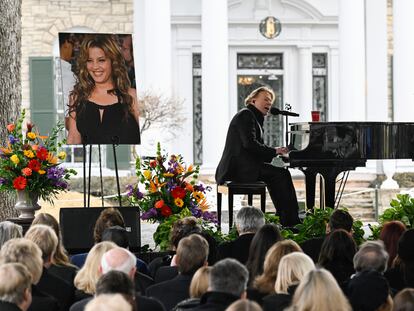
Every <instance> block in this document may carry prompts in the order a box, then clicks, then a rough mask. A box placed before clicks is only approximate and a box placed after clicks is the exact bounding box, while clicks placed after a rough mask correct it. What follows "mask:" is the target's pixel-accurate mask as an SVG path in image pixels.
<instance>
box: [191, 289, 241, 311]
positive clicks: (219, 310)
mask: <svg viewBox="0 0 414 311" xmlns="http://www.w3.org/2000/svg"><path fill="white" fill-rule="evenodd" d="M239 299H240V297H237V296H234V295H232V294H228V293H222V292H207V293H205V294H204V295H203V296H202V297H201V301H200V304H199V305H198V306H197V307H195V308H193V309H190V310H194V311H195V310H205V311H224V310H226V309H227V307H228V306H230V305H231V304H232V303H233V302H235V301H236V300H239Z"/></svg>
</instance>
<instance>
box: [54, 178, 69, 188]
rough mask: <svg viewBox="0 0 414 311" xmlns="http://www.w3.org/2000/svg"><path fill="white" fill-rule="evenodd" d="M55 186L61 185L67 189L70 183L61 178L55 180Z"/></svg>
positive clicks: (60, 186)
mask: <svg viewBox="0 0 414 311" xmlns="http://www.w3.org/2000/svg"><path fill="white" fill-rule="evenodd" d="M55 186H56V187H59V188H61V189H66V188H67V187H68V183H67V182H66V181H63V180H61V181H59V180H58V181H56V182H55Z"/></svg>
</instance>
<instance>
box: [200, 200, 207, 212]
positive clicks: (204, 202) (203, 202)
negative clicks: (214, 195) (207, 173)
mask: <svg viewBox="0 0 414 311" xmlns="http://www.w3.org/2000/svg"><path fill="white" fill-rule="evenodd" d="M198 205H199V206H200V208H201V210H202V211H203V212H205V211H207V210H208V204H207V200H206V198H204V199H202V200H200V201H199V202H198Z"/></svg>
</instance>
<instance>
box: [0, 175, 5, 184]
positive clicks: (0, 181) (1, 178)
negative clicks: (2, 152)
mask: <svg viewBox="0 0 414 311" xmlns="http://www.w3.org/2000/svg"><path fill="white" fill-rule="evenodd" d="M6 183H7V179H6V178H3V177H0V185H4V184H6Z"/></svg>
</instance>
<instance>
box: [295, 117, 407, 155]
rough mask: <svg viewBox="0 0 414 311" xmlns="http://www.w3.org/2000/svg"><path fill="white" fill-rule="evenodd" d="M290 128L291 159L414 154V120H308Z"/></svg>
mask: <svg viewBox="0 0 414 311" xmlns="http://www.w3.org/2000/svg"><path fill="white" fill-rule="evenodd" d="M290 129H291V130H290V145H289V148H290V149H291V150H292V151H291V152H290V153H289V159H290V161H291V162H292V161H295V160H299V159H303V160H305V159H309V160H311V161H312V160H318V161H320V160H350V161H352V160H366V159H413V157H414V123H407V122H307V123H292V124H290Z"/></svg>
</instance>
